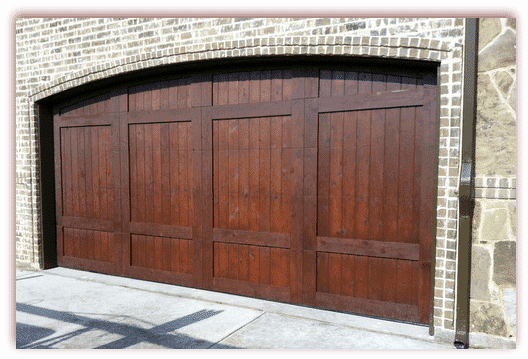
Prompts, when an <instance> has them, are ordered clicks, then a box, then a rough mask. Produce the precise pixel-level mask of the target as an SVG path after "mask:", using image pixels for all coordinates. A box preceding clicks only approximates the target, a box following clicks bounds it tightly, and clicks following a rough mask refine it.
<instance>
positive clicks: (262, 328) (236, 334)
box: [16, 268, 454, 349]
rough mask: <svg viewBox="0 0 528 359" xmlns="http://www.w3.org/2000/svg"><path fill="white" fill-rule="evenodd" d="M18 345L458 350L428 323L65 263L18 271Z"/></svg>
mask: <svg viewBox="0 0 528 359" xmlns="http://www.w3.org/2000/svg"><path fill="white" fill-rule="evenodd" d="M16 323H17V324H16V329H17V333H16V346H17V348H64V349H65V348H82V349H84V348H102V349H109V348H121V349H136V348H137V349H139V348H141V349H154V348H163V349H206V348H211V349H229V348H247V349H454V347H453V345H450V344H447V343H440V342H435V341H434V338H433V337H431V336H429V335H428V328H427V327H423V326H417V325H411V324H404V323H397V322H391V321H385V320H379V319H373V318H366V317H361V316H354V315H350V314H344V313H337V312H332V311H326V310H320V309H314V308H308V307H302V306H295V305H289V304H284V303H277V302H271V301H266V300H261V299H255V298H248V297H242V296H236V295H230V294H225V293H218V292H212V291H205V290H200V289H194V288H186V287H180V286H174V285H168V284H163V283H153V282H148V281H140V280H135V279H130V278H122V277H115V276H109V275H103V274H97V273H90V272H83V271H77V270H72V269H66V268H54V269H50V270H46V271H40V272H31V271H22V270H17V271H16Z"/></svg>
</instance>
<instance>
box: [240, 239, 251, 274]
mask: <svg viewBox="0 0 528 359" xmlns="http://www.w3.org/2000/svg"><path fill="white" fill-rule="evenodd" d="M249 247H250V246H248V245H239V246H238V279H239V280H242V281H245V282H247V281H249Z"/></svg>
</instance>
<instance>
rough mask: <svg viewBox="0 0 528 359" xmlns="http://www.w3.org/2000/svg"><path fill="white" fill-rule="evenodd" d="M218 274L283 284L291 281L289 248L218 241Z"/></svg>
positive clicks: (216, 253)
mask: <svg viewBox="0 0 528 359" xmlns="http://www.w3.org/2000/svg"><path fill="white" fill-rule="evenodd" d="M213 251H214V264H213V268H214V269H213V271H214V276H215V277H218V278H228V279H235V280H240V281H249V282H254V283H260V284H267V285H273V286H279V287H288V286H289V283H290V273H289V269H290V264H289V263H290V255H289V251H288V249H286V248H276V247H272V248H270V247H264V246H254V245H245V244H236V243H224V242H214V248H213Z"/></svg>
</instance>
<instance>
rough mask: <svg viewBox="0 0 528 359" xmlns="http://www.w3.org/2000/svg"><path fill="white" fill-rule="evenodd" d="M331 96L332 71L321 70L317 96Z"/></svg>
mask: <svg viewBox="0 0 528 359" xmlns="http://www.w3.org/2000/svg"><path fill="white" fill-rule="evenodd" d="M330 96H332V71H330V70H321V71H320V78H319V97H321V98H324V97H330Z"/></svg>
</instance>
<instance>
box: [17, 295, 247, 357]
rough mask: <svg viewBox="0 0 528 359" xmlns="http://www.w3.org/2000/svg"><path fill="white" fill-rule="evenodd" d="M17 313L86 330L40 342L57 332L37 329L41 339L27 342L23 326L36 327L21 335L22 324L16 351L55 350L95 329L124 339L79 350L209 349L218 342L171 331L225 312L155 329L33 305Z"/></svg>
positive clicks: (186, 318)
mask: <svg viewBox="0 0 528 359" xmlns="http://www.w3.org/2000/svg"><path fill="white" fill-rule="evenodd" d="M16 310H17V311H18V312H24V313H28V314H33V315H38V316H41V317H46V318H50V319H55V320H60V321H63V322H65V323H72V324H77V325H81V326H83V327H84V328H83V329H80V330H76V331H73V332H70V333H68V334H65V335H62V336H59V337H52V338H48V339H44V340H40V339H42V338H45V337H47V336H49V335H51V334H53V333H54V331H51V333H48V332H45V331H40V332H38V331H37V330H36V329H35V330H34V333H40V335H41V336H40V337H38V336H36V335H33V336H32V337H31V338H33V339H31V340H27V339H25V340H24V339H23V337H26V338H30V337H28V334H25V333H26V332H30V331H28V329H27V328H25V327H24V326H27V327H33V326H30V325H26V324H20V325H21V327H20V328H21V331H20V333H19V323H17V333H16V336H17V348H19V349H44V348H52V347H53V346H55V345H56V344H58V343H60V342H64V341H66V340H70V339H72V338H74V337H75V336H78V335H80V334H84V333H87V332H89V331H90V330H93V329H94V330H102V331H106V332H107V333H111V334H118V335H120V336H122V338H120V339H118V340H114V341H112V342H110V343H106V344H102V345H99V346H96V347H95V348H87V347H79V349H125V348H130V347H131V346H134V345H137V344H141V343H150V344H155V345H158V346H161V347H163V348H167V349H208V348H211V347H212V346H214V345H215V344H216V343H213V342H208V341H206V340H200V339H196V338H192V337H190V336H188V335H184V334H179V333H171V332H174V331H175V330H177V329H179V328H183V327H185V326H187V325H190V324H193V323H196V322H199V321H201V320H205V319H207V318H211V317H213V316H215V315H217V314H219V313H221V312H222V311H215V310H205V309H203V310H199V311H197V312H195V313H192V314H189V315H186V316H184V317H181V318H177V319H174V320H171V321H168V322H166V323H163V324H160V325H158V326H155V327H153V328H150V329H145V328H141V327H137V326H134V325H130V324H121V323H115V322H111V321H107V320H101V319H93V318H89V317H85V316H82V315H77V314H72V313H68V312H63V311H58V310H53V309H46V308H41V307H37V306H34V305H30V304H23V303H16ZM33 328H39V327H33ZM41 329H45V328H41ZM19 334H20V335H21V338H20V345H19ZM44 334H45V335H44ZM22 336H23V337H22ZM223 347H224V348H225V349H240V348H237V347H230V346H223Z"/></svg>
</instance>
